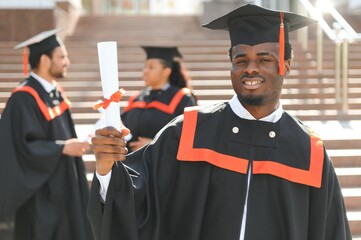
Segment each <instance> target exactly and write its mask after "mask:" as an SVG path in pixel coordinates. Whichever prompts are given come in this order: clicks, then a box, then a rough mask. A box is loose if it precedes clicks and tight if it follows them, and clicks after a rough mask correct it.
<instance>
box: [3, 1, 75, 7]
mask: <svg viewBox="0 0 361 240" xmlns="http://www.w3.org/2000/svg"><path fill="white" fill-rule="evenodd" d="M63 1H67V2H72V3H73V4H74V5H75V6H81V0H0V8H53V7H54V6H55V2H63Z"/></svg>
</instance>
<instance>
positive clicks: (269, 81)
mask: <svg viewBox="0 0 361 240" xmlns="http://www.w3.org/2000/svg"><path fill="white" fill-rule="evenodd" d="M313 22H314V20H312V19H309V18H306V17H303V16H299V15H296V14H293V13H286V12H279V11H271V10H268V9H264V8H261V7H258V6H255V5H245V6H242V7H239V8H238V9H236V10H234V11H232V12H230V13H228V14H226V15H225V16H222V17H220V18H218V19H215V20H214V21H212V22H211V23H209V24H207V25H205V27H207V28H211V29H225V30H228V31H229V33H230V39H231V48H230V51H229V55H230V59H231V63H232V68H231V80H232V85H233V88H234V91H235V93H236V94H235V96H234V97H233V98H232V99H231V100H230V101H229V102H226V103H219V104H216V105H211V106H202V107H198V108H190V109H187V110H186V111H185V112H184V115H183V116H180V117H177V118H176V119H174V120H173V121H172V122H170V123H169V124H168V125H167V126H166V127H165V128H163V129H162V130H161V131H160V132H159V133H158V135H157V136H156V137H155V139H154V141H153V142H152V143H150V144H149V145H148V146H146V147H145V148H142V149H141V150H139V151H136V152H134V153H132V154H130V155H127V156H126V155H125V154H126V152H127V149H126V148H125V147H124V146H125V141H124V138H123V135H124V134H126V133H127V132H128V131H129V130H128V129H123V130H122V131H121V132H118V131H116V130H115V129H114V128H104V129H100V130H98V131H97V132H96V136H95V137H94V138H93V139H92V142H93V144H94V151H95V155H96V166H97V167H96V171H97V172H98V176H97V177H96V178H95V179H94V180H93V185H92V188H93V189H92V193H91V200H90V205H89V210H88V211H89V216H90V220H91V224H92V228H93V233H94V236H95V238H96V239H128V240H135V239H141V240H145V239H147V240H169V239H171V240H185V239H186V240H219V239H225V240H263V239H267V240H350V239H351V236H350V230H349V225H348V221H347V217H346V212H345V206H344V202H343V197H342V194H341V188H340V185H339V182H338V180H337V176H336V174H335V171H334V168H333V166H332V163H331V162H330V160H329V157H328V155H327V152H326V150H325V148H324V146H323V143H322V140H321V139H319V138H318V136H317V135H315V134H314V132H313V131H312V130H311V129H309V128H308V127H307V126H305V125H303V124H302V122H300V121H299V120H298V119H296V118H295V117H293V116H291V115H289V114H288V113H287V112H285V111H284V110H283V109H282V105H281V104H280V98H281V91H282V85H283V79H284V77H285V76H287V75H288V74H289V72H290V69H291V56H292V48H291V46H290V44H289V38H288V33H289V31H292V30H296V29H298V28H300V27H303V26H306V25H308V24H310V23H313ZM124 159H125V161H123V162H117V161H116V160H124Z"/></svg>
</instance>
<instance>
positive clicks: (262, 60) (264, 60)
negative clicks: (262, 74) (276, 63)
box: [259, 58, 272, 63]
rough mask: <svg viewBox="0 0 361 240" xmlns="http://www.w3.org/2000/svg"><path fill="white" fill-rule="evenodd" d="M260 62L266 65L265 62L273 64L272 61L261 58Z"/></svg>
mask: <svg viewBox="0 0 361 240" xmlns="http://www.w3.org/2000/svg"><path fill="white" fill-rule="evenodd" d="M259 61H260V62H261V63H264V62H272V60H271V59H269V58H261V59H260V60H259Z"/></svg>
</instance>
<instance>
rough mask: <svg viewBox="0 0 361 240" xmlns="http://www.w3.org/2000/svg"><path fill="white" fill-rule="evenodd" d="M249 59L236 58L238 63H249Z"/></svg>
mask: <svg viewBox="0 0 361 240" xmlns="http://www.w3.org/2000/svg"><path fill="white" fill-rule="evenodd" d="M247 62H248V61H247V60H246V59H236V60H235V63H236V64H244V63H247Z"/></svg>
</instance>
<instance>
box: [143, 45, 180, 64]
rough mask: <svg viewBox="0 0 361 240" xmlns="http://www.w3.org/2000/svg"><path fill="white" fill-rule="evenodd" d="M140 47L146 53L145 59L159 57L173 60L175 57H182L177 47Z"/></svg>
mask: <svg viewBox="0 0 361 240" xmlns="http://www.w3.org/2000/svg"><path fill="white" fill-rule="evenodd" d="M142 48H143V49H144V51H145V52H146V54H147V59H150V58H159V59H163V60H166V61H170V62H174V60H175V58H183V56H182V54H181V53H180V52H179V51H178V48H177V47H155V46H142Z"/></svg>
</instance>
